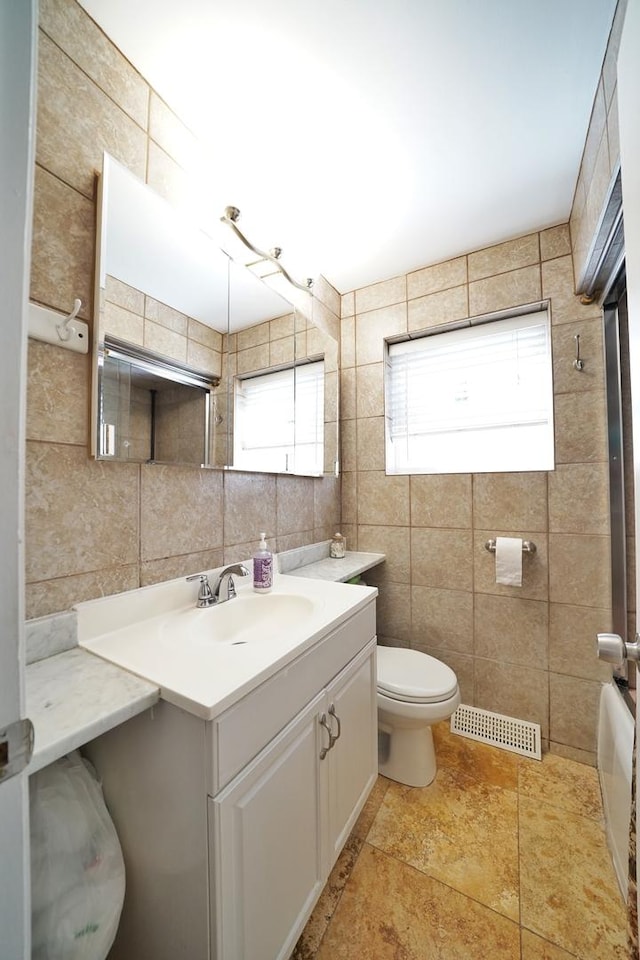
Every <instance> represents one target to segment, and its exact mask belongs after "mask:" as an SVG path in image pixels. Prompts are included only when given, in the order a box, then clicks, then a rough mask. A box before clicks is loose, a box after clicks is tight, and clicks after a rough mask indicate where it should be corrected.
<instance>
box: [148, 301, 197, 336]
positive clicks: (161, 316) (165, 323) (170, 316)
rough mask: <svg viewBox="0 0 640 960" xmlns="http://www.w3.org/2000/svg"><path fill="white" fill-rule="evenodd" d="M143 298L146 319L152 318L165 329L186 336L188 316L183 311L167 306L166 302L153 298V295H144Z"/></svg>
mask: <svg viewBox="0 0 640 960" xmlns="http://www.w3.org/2000/svg"><path fill="white" fill-rule="evenodd" d="M144 300H145V307H144V315H145V318H146V319H147V320H153V322H154V323H157V324H159V325H160V326H161V327H165V328H166V329H167V330H172V331H173V332H174V333H179V334H180V336H182V337H186V336H187V331H188V328H189V318H188V317H187V316H185V314H184V313H180V311H179V310H175V309H174V308H173V307H168V306H167V305H166V303H161V302H160V301H159V300H154V299H153V297H145V298H144Z"/></svg>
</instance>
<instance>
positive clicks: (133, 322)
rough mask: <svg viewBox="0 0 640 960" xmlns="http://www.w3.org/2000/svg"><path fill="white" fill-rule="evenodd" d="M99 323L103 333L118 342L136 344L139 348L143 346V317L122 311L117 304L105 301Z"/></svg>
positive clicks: (128, 311)
mask: <svg viewBox="0 0 640 960" xmlns="http://www.w3.org/2000/svg"><path fill="white" fill-rule="evenodd" d="M100 322H101V325H102V327H101V329H102V330H103V331H104V333H108V334H110V335H111V336H112V337H116V338H117V339H118V340H126V341H127V342H128V343H133V344H137V345H138V346H140V347H142V346H144V317H143V316H142V315H138V314H137V313H132V312H131V311H130V310H124V309H123V308H122V307H119V306H117V304H115V303H110V302H109V301H108V300H105V302H104V308H103V310H102V315H101V318H100Z"/></svg>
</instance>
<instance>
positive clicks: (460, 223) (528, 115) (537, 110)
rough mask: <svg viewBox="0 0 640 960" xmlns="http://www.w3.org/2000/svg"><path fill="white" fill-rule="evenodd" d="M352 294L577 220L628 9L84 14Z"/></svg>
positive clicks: (224, 6)
mask: <svg viewBox="0 0 640 960" xmlns="http://www.w3.org/2000/svg"><path fill="white" fill-rule="evenodd" d="M80 2H81V4H82V6H83V7H84V8H85V9H86V10H87V12H88V13H89V14H90V15H91V16H92V17H93V18H94V19H95V20H96V21H97V22H98V23H99V24H100V26H101V27H102V28H103V29H104V31H105V32H106V33H107V34H108V36H110V37H111V39H112V40H113V41H114V42H115V43H116V45H117V46H118V47H119V48H120V49H121V50H122V51H123V53H124V54H125V55H126V56H127V57H128V58H129V59H130V60H131V61H132V63H134V64H135V66H136V67H137V68H138V69H139V70H140V72H141V73H142V74H143V76H144V77H145V78H146V79H147V80H148V81H149V83H150V84H151V85H152V86H153V87H154V88H155V89H156V90H157V91H158V93H159V94H160V95H161V96H162V97H163V98H164V99H165V100H166V101H167V103H169V105H170V106H172V107H173V108H174V109H175V110H176V112H177V113H178V114H179V115H180V116H181V117H182V118H183V119H184V120H185V121H186V122H187V123H188V124H189V126H190V127H191V128H192V129H193V130H194V132H195V133H197V135H198V137H199V138H202V139H203V140H205V141H206V142H207V143H208V144H209V146H210V148H211V157H212V160H211V165H210V169H208V170H207V171H206V179H204V180H203V184H202V196H203V203H204V204H206V203H207V202H208V203H209V205H210V210H211V214H212V216H213V215H214V214H216V215H219V214H220V213H221V212H222V210H223V209H224V207H226V206H227V205H229V204H233V205H235V206H237V207H239V208H240V209H241V211H242V219H241V222H240V225H241V227H243V229H244V230H245V231H246V233H247V234H248V235H249V237H250V238H251V239H252V240H253V242H254V243H255V244H256V245H257V246H259V247H262V248H263V249H269V248H271V247H273V246H276V245H278V246H281V247H282V248H283V251H284V252H283V257H282V259H283V263H284V264H285V266H287V268H288V269H290V270H291V271H292V272H294V273H297V275H298V276H299V277H300V278H303V277H306V276H313V275H315V274H316V273H319V272H321V273H323V274H324V275H325V276H326V277H327V278H328V279H329V280H330V281H331V282H332V283H333V284H334V285H335V286H336V287H337V288H338V290H340V291H341V292H343V293H344V292H346V291H348V290H352V289H354V288H356V287H360V286H364V285H366V284H368V283H371V282H374V281H377V280H383V279H386V278H388V277H392V276H396V275H398V274H400V273H404V272H406V271H408V270H411V269H413V268H416V267H419V266H423V265H425V264H428V263H435V262H438V261H440V260H443V259H447V258H449V257H452V256H456V255H458V254H461V253H465V252H467V251H469V250H473V249H477V248H479V247H482V246H486V245H489V244H491V243H497V242H500V241H502V240H505V239H508V238H510V237H515V236H518V235H521V234H523V233H526V232H528V231H530V230H532V229H537V228H541V227H545V226H552V225H554V224H556V223H561V222H565V221H566V220H567V219H568V216H569V212H570V209H571V203H572V199H573V192H574V189H575V185H576V180H577V175H578V169H579V164H580V158H581V154H582V147H583V144H584V139H585V136H586V131H587V126H588V122H589V115H590V112H591V105H592V102H593V97H594V94H595V90H596V86H597V83H598V77H599V74H600V68H601V65H602V59H603V57H604V52H605V48H606V42H607V37H608V33H609V29H610V25H611V20H612V17H613V11H614V8H615V0H481V2H480V0H180V2H179V3H176V0H135V3H134V4H132V3H131V0H80Z"/></svg>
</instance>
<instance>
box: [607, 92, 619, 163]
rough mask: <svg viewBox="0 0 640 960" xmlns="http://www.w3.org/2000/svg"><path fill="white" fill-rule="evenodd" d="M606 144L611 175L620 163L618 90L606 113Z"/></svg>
mask: <svg viewBox="0 0 640 960" xmlns="http://www.w3.org/2000/svg"><path fill="white" fill-rule="evenodd" d="M607 146H608V148H609V173H610V175H611V176H613V175H614V174H615V173H616V172H617V168H618V164H619V163H620V124H619V118H618V91H617V90H616V91H615V93H614V95H613V100H612V101H611V107H610V108H609V113H608V114H607Z"/></svg>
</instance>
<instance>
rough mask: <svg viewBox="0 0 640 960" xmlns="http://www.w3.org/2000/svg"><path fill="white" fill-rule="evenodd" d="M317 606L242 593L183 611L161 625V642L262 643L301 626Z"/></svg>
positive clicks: (292, 597) (287, 596)
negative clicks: (212, 603)
mask: <svg viewBox="0 0 640 960" xmlns="http://www.w3.org/2000/svg"><path fill="white" fill-rule="evenodd" d="M317 607H318V603H317V602H314V600H312V599H311V598H309V597H305V596H300V595H299V594H294V593H267V594H262V595H260V594H256V593H245V594H238V596H237V597H234V599H232V600H226V601H225V602H224V603H220V604H216V605H215V606H213V607H205V608H203V609H200V610H198V609H195V610H184V611H181V612H180V613H177V614H175V615H174V616H172V617H170V618H169V619H168V620H167V622H166V623H164V624H163V626H162V642H163V643H166V644H170V645H171V646H172V647H176V646H177V647H182V648H183V649H184V648H185V647H188V646H190V645H191V644H194V645H196V646H205V647H206V646H211V645H212V644H227V645H228V646H243V645H245V644H261V643H266V642H268V641H269V640H271V639H273V638H276V637H278V635H280V634H282V633H284V631H286V630H287V629H288V628H289V627H292V626H297V625H302V624H303V623H304V621H305V620H306V619H308V618H309V617H310V616H311V614H313V613H314V611H315V610H316V609H317Z"/></svg>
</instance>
